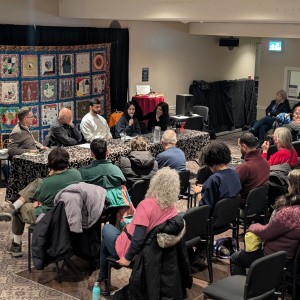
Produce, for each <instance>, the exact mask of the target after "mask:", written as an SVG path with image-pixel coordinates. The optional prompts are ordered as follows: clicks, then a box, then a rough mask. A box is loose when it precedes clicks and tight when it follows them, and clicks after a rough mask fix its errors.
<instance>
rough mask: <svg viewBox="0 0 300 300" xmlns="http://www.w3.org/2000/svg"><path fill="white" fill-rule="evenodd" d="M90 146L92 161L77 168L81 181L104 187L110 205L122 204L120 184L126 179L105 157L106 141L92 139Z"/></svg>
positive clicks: (106, 154) (106, 152) (106, 156)
mask: <svg viewBox="0 0 300 300" xmlns="http://www.w3.org/2000/svg"><path fill="white" fill-rule="evenodd" d="M90 148H91V155H92V158H93V161H92V162H91V164H90V165H88V166H82V167H81V168H80V169H79V172H80V174H81V176H82V179H83V181H85V182H87V183H91V184H95V185H98V186H101V187H103V188H105V189H106V192H107V193H106V197H107V198H108V200H109V202H110V207H119V206H123V205H124V199H123V196H122V185H124V184H125V183H126V179H125V177H124V175H123V173H122V171H121V170H120V168H119V167H117V166H116V165H114V164H113V163H112V161H111V160H109V159H107V158H108V150H107V143H106V141H105V140H103V139H99V138H97V139H94V140H93V141H92V142H91V145H90Z"/></svg>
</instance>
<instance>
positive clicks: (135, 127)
mask: <svg viewBox="0 0 300 300" xmlns="http://www.w3.org/2000/svg"><path fill="white" fill-rule="evenodd" d="M120 133H125V134H126V135H128V136H136V135H139V134H141V128H140V125H139V121H138V120H137V118H136V115H135V105H134V103H133V102H132V101H129V102H127V103H126V106H125V109H124V113H123V116H122V117H121V118H120V119H119V121H118V123H117V124H116V128H115V137H116V138H119V137H120Z"/></svg>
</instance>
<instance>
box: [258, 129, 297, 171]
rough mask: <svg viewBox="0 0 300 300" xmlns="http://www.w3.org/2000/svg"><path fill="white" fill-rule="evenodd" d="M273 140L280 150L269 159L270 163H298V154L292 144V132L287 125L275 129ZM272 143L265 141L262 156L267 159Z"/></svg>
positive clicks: (271, 164) (292, 165) (291, 164)
mask: <svg viewBox="0 0 300 300" xmlns="http://www.w3.org/2000/svg"><path fill="white" fill-rule="evenodd" d="M273 141H274V144H275V145H276V147H277V149H278V151H277V152H275V153H274V154H272V155H271V156H270V158H269V160H268V162H269V165H270V166H273V165H281V164H284V163H288V164H289V165H290V166H291V167H295V166H296V165H298V154H297V151H296V150H295V149H294V147H293V145H292V134H291V132H290V131H289V130H288V129H287V128H285V127H279V128H277V129H276V130H275V132H274V135H273ZM269 146H270V143H269V142H268V141H265V142H264V143H263V144H262V146H261V148H262V154H261V155H262V157H264V158H265V159H267V153H268V150H269Z"/></svg>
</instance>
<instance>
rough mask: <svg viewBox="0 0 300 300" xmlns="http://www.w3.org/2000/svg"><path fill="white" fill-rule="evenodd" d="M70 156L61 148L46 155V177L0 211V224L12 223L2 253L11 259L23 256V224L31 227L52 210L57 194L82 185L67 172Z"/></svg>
mask: <svg viewBox="0 0 300 300" xmlns="http://www.w3.org/2000/svg"><path fill="white" fill-rule="evenodd" d="M69 159H70V156H69V153H68V152H67V151H66V150H65V149H64V148H60V147H57V148H54V149H53V150H52V151H51V152H50V153H49V155H48V168H49V176H48V177H46V178H45V179H41V178H37V179H35V180H34V181H32V182H31V183H29V184H28V185H27V186H26V187H25V188H24V189H22V190H21V191H19V195H20V198H19V199H18V200H16V201H15V202H14V203H13V204H11V203H9V202H4V203H3V204H2V206H1V207H0V221H5V222H9V221H10V220H11V219H12V233H13V240H12V242H9V243H8V244H7V245H6V246H5V248H4V251H5V252H6V253H10V254H11V255H12V257H21V256H22V235H23V233H24V227H25V223H27V224H33V223H35V222H36V219H37V217H38V216H39V215H41V214H42V213H46V212H47V211H49V210H50V209H51V208H53V206H54V205H53V201H54V198H55V196H56V194H57V193H58V192H59V191H60V190H62V189H64V188H65V187H67V186H69V185H70V184H73V183H79V182H81V181H82V178H81V175H80V173H79V171H78V170H76V169H69V168H68V167H69Z"/></svg>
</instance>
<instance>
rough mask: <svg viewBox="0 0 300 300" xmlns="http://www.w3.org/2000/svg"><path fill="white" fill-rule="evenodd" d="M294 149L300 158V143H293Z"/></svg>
mask: <svg viewBox="0 0 300 300" xmlns="http://www.w3.org/2000/svg"><path fill="white" fill-rule="evenodd" d="M292 144H293V147H294V148H295V150H296V151H297V154H298V156H299V157H300V141H296V142H293V143H292Z"/></svg>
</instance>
